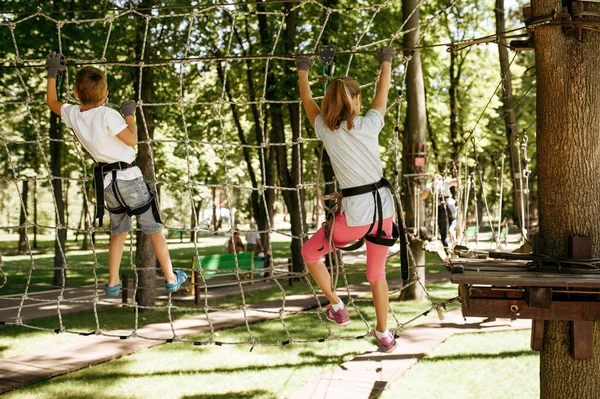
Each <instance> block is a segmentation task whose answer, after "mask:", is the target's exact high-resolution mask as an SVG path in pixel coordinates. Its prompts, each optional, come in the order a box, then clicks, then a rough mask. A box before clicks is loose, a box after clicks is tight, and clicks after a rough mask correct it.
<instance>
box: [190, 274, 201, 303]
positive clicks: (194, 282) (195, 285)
mask: <svg viewBox="0 0 600 399" xmlns="http://www.w3.org/2000/svg"><path fill="white" fill-rule="evenodd" d="M198 280H200V274H199V273H198V270H194V271H193V272H192V287H193V289H194V303H195V304H196V305H200V284H198Z"/></svg>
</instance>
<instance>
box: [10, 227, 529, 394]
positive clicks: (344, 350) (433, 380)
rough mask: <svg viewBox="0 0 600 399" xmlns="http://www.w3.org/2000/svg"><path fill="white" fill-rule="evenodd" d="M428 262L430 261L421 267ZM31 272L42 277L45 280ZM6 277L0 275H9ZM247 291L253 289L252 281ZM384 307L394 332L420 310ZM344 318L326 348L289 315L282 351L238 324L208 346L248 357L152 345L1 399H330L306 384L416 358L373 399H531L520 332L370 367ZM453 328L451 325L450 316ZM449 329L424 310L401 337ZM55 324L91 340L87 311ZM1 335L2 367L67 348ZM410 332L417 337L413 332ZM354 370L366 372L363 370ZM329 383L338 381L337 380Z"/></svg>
mask: <svg viewBox="0 0 600 399" xmlns="http://www.w3.org/2000/svg"><path fill="white" fill-rule="evenodd" d="M223 241H225V238H224V237H213V238H212V239H203V240H201V242H202V244H198V247H197V248H198V251H199V252H201V254H209V253H219V252H223V248H222V245H223ZM13 242H14V241H13ZM42 242H43V241H42ZM1 245H7V244H6V243H4V244H0V246H1ZM103 245H105V244H103V242H102V240H101V239H99V240H98V247H99V248H98V250H97V253H98V259H99V263H101V264H102V263H103V261H105V257H106V253H105V249H104V248H103ZM286 246H287V245H286V243H285V240H284V239H283V238H282V239H281V240H280V241H279V240H276V241H275V242H274V243H273V249H274V253H275V254H276V257H280V258H287V251H288V249H287V248H286ZM170 248H171V252H172V254H173V259H174V264H175V265H176V267H177V266H179V265H181V266H180V267H189V263H190V257H191V256H193V253H195V252H196V249H195V248H194V245H193V244H191V243H185V242H184V243H180V242H179V240H172V242H171V243H170ZM4 250H6V247H4ZM43 252H44V251H41V253H40V254H37V255H36V264H37V263H39V264H45V263H44V262H47V264H48V265H49V264H51V262H52V257H53V253H52V252H48V253H43ZM25 258H27V257H25ZM25 258H20V257H19V256H18V255H11V256H4V257H3V260H4V262H7V263H10V262H13V261H14V262H23V261H24V260H26V259H25ZM68 258H69V259H70V262H73V264H77V265H84V264H87V263H86V262H89V254H87V255H86V254H85V253H81V252H80V251H78V250H76V249H75V248H73V249H72V250H71V251H69V252H68ZM430 262H432V263H434V262H436V261H435V259H434V258H430ZM127 264H129V261H128V260H127V259H125V260H124V266H126V265H127ZM390 266H391V265H390ZM388 270H389V271H390V272H389V275H388V279H389V281H390V283H391V284H392V285H393V284H394V281H395V280H397V279H398V271H397V269H394V268H393V267H389V268H388ZM7 271H8V273H12V272H13V270H4V272H5V273H6V272H7ZM40 271H41V270H40ZM37 272H38V270H36V273H37ZM43 272H44V273H45V274H48V272H47V271H43ZM428 272H429V273H428V278H429V281H430V282H429V283H428V284H427V288H428V290H429V292H430V294H431V296H432V299H433V301H434V302H438V303H439V302H441V301H443V300H446V299H449V298H451V297H454V296H455V295H456V288H455V286H453V285H452V284H450V283H449V282H448V280H447V278H446V277H445V276H443V275H442V274H443V270H442V268H440V267H435V266H434V267H430V268H429V270H428ZM8 273H7V274H8ZM44 273H40V276H36V277H38V279H37V280H36V281H37V282H39V285H40V287H37V288H38V289H39V290H44V289H45V288H44V285H43V284H42V281H43V279H44V278H46V277H49V275H46V276H44ZM104 273H105V271H103V270H98V276H97V280H98V281H99V282H100V283H101V282H103V281H104V279H105V274H104ZM88 274H89V273H88ZM12 277H13V276H11V275H9V278H11V279H12ZM14 277H15V278H17V281H18V279H20V278H23V276H21V277H19V276H18V274H17V276H14ZM70 279H71V280H70V286H73V287H74V286H84V285H89V284H94V279H93V278H91V279H90V277H89V276H87V275H86V273H84V272H83V270H80V271H79V272H78V271H77V270H74V271H73V273H72V274H70ZM9 281H10V280H9ZM47 281H48V280H46V282H47ZM280 283H281V287H285V295H286V296H289V297H290V298H292V297H293V296H294V295H302V294H306V293H307V292H308V290H309V287H308V286H307V285H306V284H302V283H296V284H295V285H294V286H293V287H289V286H288V285H287V280H286V279H282V280H281V281H280ZM348 283H349V285H352V286H354V285H361V284H363V283H364V275H362V274H358V273H357V274H351V275H349V276H348ZM34 285H36V284H34ZM256 286H257V287H260V284H256ZM5 289H8V290H9V291H10V292H11V293H13V294H14V293H15V292H12V291H18V286H14V287H13V286H12V285H7V286H5V287H3V288H0V294H2V295H4V290H5ZM21 290H22V287H21ZM224 292H225V291H224ZM228 292H229V293H230V294H227V293H224V294H223V295H221V296H219V295H215V297H214V298H212V299H211V302H210V306H211V307H215V308H222V309H228V308H232V307H236V306H237V305H238V304H239V301H240V294H239V291H237V289H236V290H233V293H231V291H228ZM281 296H282V292H281V290H280V288H279V287H274V285H273V284H263V286H262V288H260V289H252V290H247V291H245V298H246V301H247V303H249V304H254V303H262V302H268V301H273V300H277V299H278V298H279V299H280V298H281ZM366 299H368V296H367V297H366ZM393 299H394V298H392V305H391V306H392V310H393V311H394V315H395V316H396V318H397V319H398V321H399V322H400V323H404V322H405V321H407V320H410V319H411V318H412V317H414V316H415V315H418V314H421V313H422V312H424V311H426V310H427V309H428V308H429V307H430V305H431V303H430V302H429V301H427V302H399V301H394V300H393ZM165 300H166V297H160V296H159V298H158V304H162V303H164V301H165ZM190 302H191V303H193V302H192V297H191V296H190V295H189V294H187V293H182V294H180V295H178V296H176V297H174V300H173V304H174V305H175V306H180V307H185V309H174V310H173V314H174V318H177V319H183V320H185V319H193V317H194V316H195V315H197V314H198V310H197V309H196V310H194V309H193V306H192V305H190ZM359 309H360V311H361V314H362V315H363V316H364V317H365V320H366V321H367V322H370V323H373V321H374V309H373V307H372V306H371V305H370V302H369V301H366V302H360V303H359ZM457 309H458V307H457V305H450V306H449V307H448V309H447V310H448V312H449V313H448V314H449V315H450V316H452V315H456V314H457V312H458V310H457ZM313 310H314V309H313ZM25 313H27V311H25ZM98 315H99V320H100V323H101V327H102V330H103V331H114V330H131V329H132V327H133V326H132V324H133V322H134V317H133V315H132V312H131V309H130V308H127V307H118V306H107V307H104V308H101V309H99V311H98ZM351 317H353V319H354V320H355V322H354V323H352V324H351V325H350V326H348V327H347V328H345V329H343V330H341V331H340V330H335V329H334V330H333V331H332V333H333V337H334V338H335V339H332V340H328V341H326V342H309V343H302V342H300V343H299V342H297V341H301V340H303V339H304V340H311V339H320V338H324V337H327V336H328V331H327V329H326V326H325V325H323V323H321V322H320V321H318V318H317V316H316V315H315V314H314V313H299V314H296V315H288V316H286V317H285V325H286V326H287V328H288V329H289V335H291V336H292V337H293V338H294V340H296V342H293V343H292V344H290V345H277V344H273V343H275V342H278V341H279V342H280V341H282V340H284V339H285V337H286V333H285V332H284V329H283V328H282V323H281V322H280V321H279V320H270V321H269V320H265V321H257V322H256V323H253V324H250V325H249V326H246V325H245V324H244V323H242V324H243V325H241V326H238V327H235V328H226V329H222V330H219V331H216V332H215V333H214V336H213V338H214V339H215V340H217V341H220V342H223V343H230V342H247V341H248V337H249V331H250V332H251V334H252V336H253V337H254V338H255V339H256V340H257V341H258V342H259V344H258V345H256V346H255V347H253V348H252V350H250V349H251V346H250V345H248V344H239V345H227V344H224V345H209V346H191V345H189V344H188V343H172V344H162V345H156V346H153V347H146V348H143V349H141V350H139V351H137V352H135V353H131V354H125V355H120V356H115V357H119V358H117V359H114V360H111V361H108V362H104V363H101V364H97V365H90V366H88V367H85V368H83V369H80V370H78V371H74V372H70V373H68V374H65V375H61V376H57V377H55V378H52V379H49V380H45V381H42V382H38V383H35V384H32V385H28V386H24V387H21V388H19V389H16V390H14V391H12V392H9V393H6V394H5V396H6V397H7V398H25V397H27V398H49V397H74V398H116V397H132V398H145V397H151V396H156V394H157V393H158V394H159V396H160V397H165V398H230V397H231V398H283V397H294V395H306V393H307V392H309V393H310V392H312V393H314V396H313V395H308V396H304V397H334V396H317V395H321V392H320V391H318V390H316V388H315V386H317V384H321V385H322V384H323V381H326V382H327V384H329V389H330V394H331V393H333V392H334V390H333V385H335V384H332V381H334V380H332V379H331V378H330V377H331V376H332V375H334V374H332V373H336V372H339V370H343V369H344V368H348V366H347V365H348V364H351V365H356V364H362V363H365V364H366V363H369V362H366V361H364V360H361V359H364V357H365V356H367V357H368V358H369V359H370V362H371V363H372V364H374V367H375V370H378V371H377V373H379V374H381V375H382V376H383V374H384V373H385V371H386V370H391V369H392V368H393V367H394V366H393V364H396V365H397V364H399V362H402V361H405V360H406V359H418V362H414V363H412V364H411V365H410V366H408V367H407V368H406V370H404V371H402V372H401V373H398V374H397V376H396V377H395V378H394V379H393V380H389V381H388V380H386V379H385V378H383V377H382V378H379V377H378V376H375V377H373V378H374V380H377V379H378V378H379V380H380V381H381V380H385V384H383V386H382V385H379V387H378V389H374V390H372V392H371V393H372V397H376V396H379V395H380V396H381V397H382V398H392V397H394V398H396V397H410V396H417V395H418V396H419V397H423V398H441V397H443V398H480V397H489V398H530V397H531V398H533V397H537V396H538V395H539V393H538V370H539V356H538V354H537V353H536V352H532V351H531V350H530V349H529V334H530V333H529V330H527V329H525V330H522V329H516V328H514V326H512V324H511V323H510V322H509V321H503V322H500V325H503V326H505V327H506V328H507V329H508V331H498V332H487V331H490V329H489V328H488V327H489V325H486V323H479V324H478V326H477V327H476V328H475V329H474V331H478V332H470V333H459V334H452V335H449V336H448V337H446V338H443V339H441V340H440V341H439V342H437V343H436V344H435V345H433V346H431V347H430V348H428V349H427V350H426V352H425V353H423V350H422V348H421V349H420V350H419V348H418V347H417V346H416V340H414V339H413V340H412V341H411V340H408V341H402V342H403V345H401V346H400V347H399V348H398V349H397V350H396V351H395V352H394V353H393V354H391V355H389V357H381V358H377V357H374V356H375V355H377V356H379V355H380V354H379V353H378V352H377V348H376V347H375V346H374V342H373V340H372V339H369V338H367V339H354V337H356V336H360V335H363V334H364V333H365V332H366V327H365V324H364V323H361V322H360V319H359V317H358V314H357V313H356V312H354V311H351ZM458 319H459V321H460V322H462V320H460V317H459V318H458ZM454 320H455V319H453V318H452V317H450V319H449V321H439V320H438V319H437V316H436V312H431V314H428V315H427V316H424V317H421V318H419V319H418V320H416V321H415V322H414V323H411V324H409V325H407V326H406V327H407V328H406V329H405V330H404V332H407V333H408V332H410V330H411V329H413V328H423V329H424V330H423V331H435V330H439V329H443V328H444V326H445V325H444V323H446V326H448V325H449V324H457V323H455V321H454ZM62 322H63V324H64V326H65V327H66V328H67V329H72V330H77V331H83V330H85V331H91V330H94V328H95V325H96V324H95V323H96V320H95V317H94V312H92V311H90V310H87V311H83V312H76V313H67V314H65V315H63V316H62ZM138 322H139V323H140V326H145V325H150V324H153V323H154V324H163V325H164V324H168V323H167V322H168V317H166V314H165V311H162V310H159V311H155V312H150V313H143V314H141V316H140V317H139V319H138ZM480 322H481V320H480ZM29 323H30V324H31V325H32V326H35V327H38V328H46V329H52V328H56V327H57V317H56V314H55V312H54V315H53V317H42V318H36V319H33V320H30V321H29ZM390 323H391V324H392V325H394V323H395V320H393V319H392V318H390ZM471 323H472V322H471ZM2 330H3V331H2V332H3V333H2V334H0V357H2V359H3V360H4V361H10V360H11V359H17V358H23V357H24V356H30V357H33V358H34V359H35V356H39V357H40V359H41V358H43V356H44V353H46V352H47V351H48V348H61V347H68V346H69V345H72V344H73V342H74V339H73V335H71V334H66V333H63V334H54V333H53V332H49V331H45V330H36V329H29V328H24V327H16V326H4V327H2ZM414 331H417V330H416V329H415V330H414ZM418 331H419V334H421V330H418ZM465 331H467V330H465ZM468 331H471V330H468ZM404 332H403V333H404ZM401 335H402V334H401ZM209 336H210V334H208V333H206V332H198V333H196V334H195V335H194V334H192V335H190V336H186V337H185V339H189V340H191V341H202V340H206V339H207V338H208V337H209ZM407 336H408V335H407ZM77 338H80V339H83V340H85V339H86V338H85V337H77ZM94 338H95V337H94ZM83 342H85V341H83ZM115 342H116V343H117V344H118V343H122V342H124V341H121V340H115ZM261 343H264V344H262V345H261ZM85 345H86V344H84V347H85ZM88 346H89V344H88ZM357 359H358V360H357ZM353 367H354V366H353ZM361 367H365V369H368V366H361ZM366 372H367V371H366ZM379 374H378V375H379ZM336 378H337V377H336ZM334 382H337V383H339V381H334ZM311 384H312V385H311ZM342 384H343V381H342ZM337 385H339V384H337ZM350 386H351V385H350ZM375 387H377V386H376V385H375ZM379 388H381V389H379ZM311 389H312V391H311ZM382 389H383V390H382ZM381 390H382V391H381ZM355 391H356V390H355ZM295 397H301V396H295ZM364 397H369V395H367V396H364Z"/></svg>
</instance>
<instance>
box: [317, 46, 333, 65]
mask: <svg viewBox="0 0 600 399" xmlns="http://www.w3.org/2000/svg"><path fill="white" fill-rule="evenodd" d="M317 54H319V57H320V58H321V61H322V62H323V64H324V65H329V64H331V61H333V58H334V57H335V47H334V46H319V48H318V49H317Z"/></svg>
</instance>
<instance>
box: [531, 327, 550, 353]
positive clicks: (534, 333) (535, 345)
mask: <svg viewBox="0 0 600 399" xmlns="http://www.w3.org/2000/svg"><path fill="white" fill-rule="evenodd" d="M545 322H546V321H545V320H535V319H534V320H532V321H531V350H533V351H538V352H541V350H542V346H543V344H544V323H545Z"/></svg>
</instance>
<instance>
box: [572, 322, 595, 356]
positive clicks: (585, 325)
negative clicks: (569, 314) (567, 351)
mask: <svg viewBox="0 0 600 399" xmlns="http://www.w3.org/2000/svg"><path fill="white" fill-rule="evenodd" d="M593 337H594V322H592V321H583V320H575V321H571V356H572V357H573V359H578V360H583V359H593V358H594V338H593Z"/></svg>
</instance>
